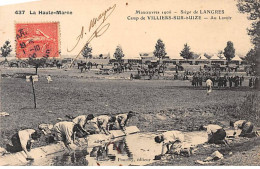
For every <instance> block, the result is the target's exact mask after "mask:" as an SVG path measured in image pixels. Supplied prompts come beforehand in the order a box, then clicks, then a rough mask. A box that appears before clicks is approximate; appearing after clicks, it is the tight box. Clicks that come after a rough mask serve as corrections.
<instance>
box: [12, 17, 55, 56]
mask: <svg viewBox="0 0 260 169" xmlns="http://www.w3.org/2000/svg"><path fill="white" fill-rule="evenodd" d="M15 31H16V57H17V58H30V57H32V58H43V57H45V58H47V57H58V56H59V54H60V53H59V22H47V23H16V24H15Z"/></svg>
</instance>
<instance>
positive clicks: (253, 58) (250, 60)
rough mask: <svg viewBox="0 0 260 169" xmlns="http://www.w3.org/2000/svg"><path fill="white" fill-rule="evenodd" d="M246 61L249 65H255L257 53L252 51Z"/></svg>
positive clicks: (247, 55)
mask: <svg viewBox="0 0 260 169" xmlns="http://www.w3.org/2000/svg"><path fill="white" fill-rule="evenodd" d="M245 60H246V61H247V62H248V63H249V64H255V63H256V60H257V56H256V51H255V49H251V50H250V51H249V52H248V53H247V54H246V57H245Z"/></svg>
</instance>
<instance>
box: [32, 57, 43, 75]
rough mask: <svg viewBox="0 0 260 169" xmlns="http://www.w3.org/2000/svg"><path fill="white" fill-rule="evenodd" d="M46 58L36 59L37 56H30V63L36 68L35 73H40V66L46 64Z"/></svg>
mask: <svg viewBox="0 0 260 169" xmlns="http://www.w3.org/2000/svg"><path fill="white" fill-rule="evenodd" d="M46 60H47V59H46V58H41V59H36V58H32V57H30V58H29V61H28V64H29V65H32V66H33V67H34V68H35V74H36V75H37V73H38V68H39V67H44V65H45V64H46Z"/></svg>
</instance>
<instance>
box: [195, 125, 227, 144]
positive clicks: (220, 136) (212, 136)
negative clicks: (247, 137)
mask: <svg viewBox="0 0 260 169" xmlns="http://www.w3.org/2000/svg"><path fill="white" fill-rule="evenodd" d="M200 130H206V131H207V134H208V143H209V144H223V143H224V144H227V142H226V140H225V137H226V131H225V130H224V129H223V128H222V127H221V126H219V125H216V124H209V125H207V126H201V127H200Z"/></svg>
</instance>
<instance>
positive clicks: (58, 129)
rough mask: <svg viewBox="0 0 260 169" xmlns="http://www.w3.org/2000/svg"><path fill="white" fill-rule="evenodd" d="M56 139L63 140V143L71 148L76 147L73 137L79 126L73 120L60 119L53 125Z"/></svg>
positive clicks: (78, 130)
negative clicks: (60, 120)
mask: <svg viewBox="0 0 260 169" xmlns="http://www.w3.org/2000/svg"><path fill="white" fill-rule="evenodd" d="M53 130H54V132H55V135H56V138H57V140H58V141H63V143H64V145H65V146H66V147H67V148H68V149H71V150H74V149H75V148H76V145H75V138H76V133H77V132H80V130H81V129H80V126H79V125H78V124H75V123H73V122H68V121H62V122H59V123H56V124H55V125H54V127H53Z"/></svg>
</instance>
